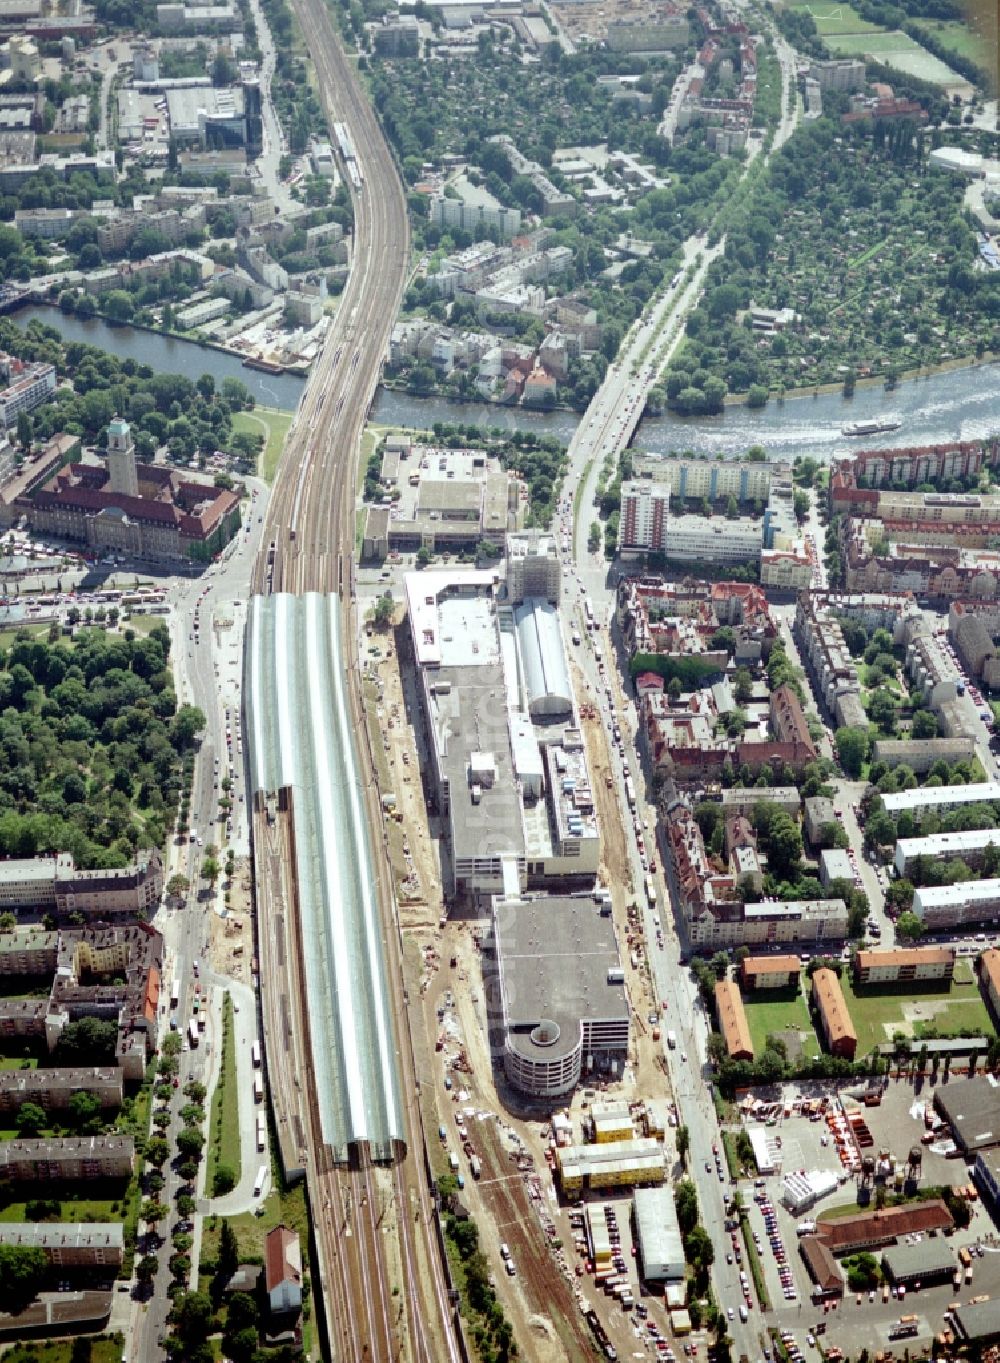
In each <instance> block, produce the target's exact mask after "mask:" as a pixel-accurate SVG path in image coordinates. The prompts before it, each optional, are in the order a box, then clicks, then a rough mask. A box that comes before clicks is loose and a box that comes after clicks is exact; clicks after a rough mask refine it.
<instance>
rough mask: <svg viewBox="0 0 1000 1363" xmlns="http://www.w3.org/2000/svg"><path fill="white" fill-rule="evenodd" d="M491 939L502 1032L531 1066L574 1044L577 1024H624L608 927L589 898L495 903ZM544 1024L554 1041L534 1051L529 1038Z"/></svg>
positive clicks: (611, 926) (557, 897)
mask: <svg viewBox="0 0 1000 1363" xmlns="http://www.w3.org/2000/svg"><path fill="white" fill-rule="evenodd" d="M493 932H494V939H495V943H496V953H497V966H498V969H499V972H500V988H501V995H502V998H501V1007H502V1009H503V1015H504V1026H505V1027H506V1028H507V1031H508V1036H509V1039H510V1041H511V1042H512V1044H513V1045H514V1046H515V1047H516V1049H517V1050H518V1051H520V1052H521V1053H522V1054H523V1055H525V1056H526V1057H529V1058H530V1059H532V1060H539V1059H542V1060H556V1059H558V1057H559V1056H560V1055H564V1054H566V1053H567V1052H569V1051H571V1050H572V1049H573V1048H574V1047H575V1046H576V1045H577V1044H578V1042H579V1040H580V1024H581V1022H583V1021H593V1020H597V1021H618V1020H622V1019H624V1020H625V1021H626V1022H627V1020H628V1014H629V1009H628V1000H627V999H626V997H625V985H624V983H611V982H610V981H609V979H608V972H609V970H611V969H613V968H615V967H619V966H620V964H621V961H620V958H619V955H618V943H617V940H616V938H615V927H614V921H613V919H612V917H611V915H610V914H606V915H605V914H602V913H601V905H600V904H599V903H598V901H597V900H596V899H595V898H594V897H593V895H551V896H549V895H546V896H542V897H540V898H538V899H521V900H503V901H500V900H495V901H494V906H493ZM544 1019H548V1020H551V1021H552V1022H554V1023H555V1024H556V1025H557V1026H558V1028H559V1031H560V1035H559V1039H558V1040H557V1041H556V1042H555V1043H554V1044H551V1045H545V1046H538V1045H536V1044H535V1042H533V1041H532V1039H531V1036H530V1032H531V1029H532V1028H534V1027H535V1026H536V1025H537V1024H538V1023H539V1022H541V1021H543V1020H544Z"/></svg>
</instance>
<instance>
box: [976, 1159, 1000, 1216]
mask: <svg viewBox="0 0 1000 1363" xmlns="http://www.w3.org/2000/svg"><path fill="white" fill-rule="evenodd" d="M972 1173H973V1177H974V1178H975V1180H976V1182H977V1183H978V1184H979V1191H980V1192H981V1193H982V1195H983V1199H984V1200H985V1201H986V1203H987V1204H988V1205H989V1206H990V1208H991V1209H992V1210H993V1211H994V1212H996V1210H997V1209H998V1208H1000V1151H998V1150H980V1152H979V1154H978V1155H977V1156H976V1162H975V1164H974V1165H973V1168H972Z"/></svg>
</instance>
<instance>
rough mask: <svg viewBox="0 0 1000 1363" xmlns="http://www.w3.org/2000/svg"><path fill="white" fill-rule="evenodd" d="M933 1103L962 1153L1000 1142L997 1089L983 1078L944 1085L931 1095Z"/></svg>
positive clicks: (984, 1148) (987, 1147)
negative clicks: (949, 1128)
mask: <svg viewBox="0 0 1000 1363" xmlns="http://www.w3.org/2000/svg"><path fill="white" fill-rule="evenodd" d="M934 1106H935V1108H937V1110H938V1112H939V1113H940V1114H941V1116H942V1117H943V1118H944V1119H945V1121H946V1122H947V1123H948V1125H949V1126H950V1127H951V1134H952V1135H953V1136H954V1138H955V1144H956V1145H957V1146H958V1147H959V1149H960V1150H961V1151H962V1152H963V1153H964V1154H965V1155H967V1156H968V1155H972V1154H974V1153H975V1152H976V1151H977V1150H986V1149H989V1148H990V1147H991V1146H994V1145H1000V1088H997V1087H995V1086H994V1085H993V1084H991V1083H990V1081H989V1080H988V1079H986V1078H985V1077H982V1078H976V1079H956V1080H953V1081H952V1082H951V1083H950V1084H947V1085H944V1086H943V1087H941V1088H939V1089H938V1090H937V1091H936V1093H935V1094H934Z"/></svg>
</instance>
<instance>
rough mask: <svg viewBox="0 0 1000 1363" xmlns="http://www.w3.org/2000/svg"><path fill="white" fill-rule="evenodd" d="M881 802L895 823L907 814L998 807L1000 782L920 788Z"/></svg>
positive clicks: (896, 792)
mask: <svg viewBox="0 0 1000 1363" xmlns="http://www.w3.org/2000/svg"><path fill="white" fill-rule="evenodd" d="M948 741H949V742H950V741H951V740H948ZM878 760H882V761H884V760H885V759H884V758H882V759H879V758H878V755H877V754H876V761H878ZM935 760H936V759H935ZM962 760H964V759H962ZM890 765H893V766H898V765H899V763H898V761H896V762H893V763H891V764H890ZM907 765H909V763H907ZM932 765H933V764H932ZM880 798H881V800H882V807H883V809H884V810H885V812H886V813H887V814H889V815H891V816H892V818H894V819H895V818H896V817H898V815H900V814H902V813H903V812H904V811H905V812H907V813H910V814H914V815H916V816H917V817H919V816H920V815H922V814H924V813H926V812H927V811H928V810H932V809H933V810H942V809H959V808H961V806H962V805H973V804H998V803H1000V781H977V782H975V783H974V784H972V785H969V786H917V787H916V789H914V790H899V791H893V792H891V793H889V794H886V795H883V796H881V797H880Z"/></svg>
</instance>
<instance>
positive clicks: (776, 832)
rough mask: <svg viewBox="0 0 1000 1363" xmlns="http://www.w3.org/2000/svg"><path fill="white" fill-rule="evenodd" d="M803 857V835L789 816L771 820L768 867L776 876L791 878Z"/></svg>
mask: <svg viewBox="0 0 1000 1363" xmlns="http://www.w3.org/2000/svg"><path fill="white" fill-rule="evenodd" d="M801 857H802V834H801V832H800V831H799V828H798V825H797V824H795V823H794V822H793V821H792V819H791V818H790V817H789V815H787V814H784V813H781V814H778V815H777V816H776V817H775V818H774V819H772V820H771V827H770V828H769V830H768V834H767V859H768V865H769V866H770V868H771V871H772V872H773V874H774V875H778V876H790V875H791V874H792V872H793V871H794V870H795V868H796V867H797V866H798V864H799V861H800V860H801Z"/></svg>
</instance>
